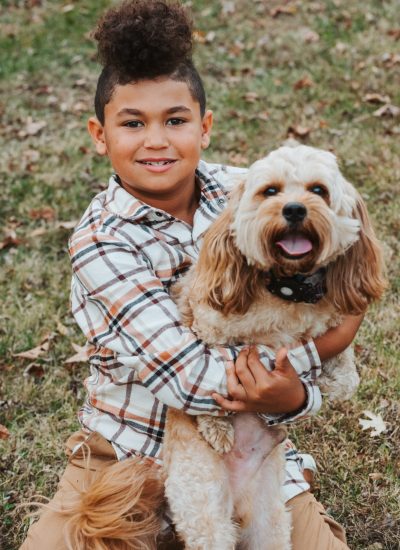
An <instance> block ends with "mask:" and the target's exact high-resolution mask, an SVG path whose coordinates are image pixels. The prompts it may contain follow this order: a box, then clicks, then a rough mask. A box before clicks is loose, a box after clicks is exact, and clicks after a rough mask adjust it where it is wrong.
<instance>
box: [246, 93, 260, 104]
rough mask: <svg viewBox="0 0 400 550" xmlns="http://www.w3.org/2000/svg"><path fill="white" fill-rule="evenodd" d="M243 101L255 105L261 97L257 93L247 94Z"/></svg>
mask: <svg viewBox="0 0 400 550" xmlns="http://www.w3.org/2000/svg"><path fill="white" fill-rule="evenodd" d="M243 99H244V100H245V101H247V103H255V102H256V101H257V100H258V99H260V96H259V95H258V94H257V92H247V93H245V94H244V96H243Z"/></svg>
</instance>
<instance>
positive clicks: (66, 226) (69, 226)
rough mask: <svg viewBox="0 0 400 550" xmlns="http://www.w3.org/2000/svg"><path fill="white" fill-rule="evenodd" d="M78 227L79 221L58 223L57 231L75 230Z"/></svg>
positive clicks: (56, 225)
mask: <svg viewBox="0 0 400 550" xmlns="http://www.w3.org/2000/svg"><path fill="white" fill-rule="evenodd" d="M77 225H78V220H71V221H68V222H58V223H56V224H55V228H56V229H75V227H76V226H77Z"/></svg>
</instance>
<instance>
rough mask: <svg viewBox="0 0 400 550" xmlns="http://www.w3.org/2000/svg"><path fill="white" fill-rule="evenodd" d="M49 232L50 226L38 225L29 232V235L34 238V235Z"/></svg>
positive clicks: (38, 235) (39, 235) (37, 235)
mask: <svg viewBox="0 0 400 550" xmlns="http://www.w3.org/2000/svg"><path fill="white" fill-rule="evenodd" d="M48 232H49V228H48V227H38V228H37V229H33V230H32V231H31V232H30V233H29V235H28V236H29V237H30V238H32V237H41V236H42V235H45V234H46V233H48Z"/></svg>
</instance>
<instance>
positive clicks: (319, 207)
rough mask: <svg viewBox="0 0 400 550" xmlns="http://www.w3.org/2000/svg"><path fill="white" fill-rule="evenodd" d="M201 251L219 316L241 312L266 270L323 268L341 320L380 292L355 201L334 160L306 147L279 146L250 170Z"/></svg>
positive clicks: (364, 220)
mask: <svg viewBox="0 0 400 550" xmlns="http://www.w3.org/2000/svg"><path fill="white" fill-rule="evenodd" d="M204 250H205V252H204V253H202V255H201V257H200V261H201V262H204V255H205V256H206V257H208V259H207V261H208V263H209V267H210V269H211V271H210V274H211V272H213V277H212V280H211V279H210V280H209V281H208V284H209V287H210V298H209V302H210V304H211V305H213V307H216V308H217V309H220V310H224V311H225V312H229V311H235V312H237V313H240V312H243V311H245V310H246V309H247V308H248V307H249V305H250V303H251V300H252V299H254V296H255V295H256V293H257V286H258V285H259V284H264V285H265V282H264V280H263V278H262V276H261V274H262V273H264V272H265V271H269V270H270V269H273V270H274V272H276V273H277V274H279V275H284V276H292V275H294V274H296V273H311V272H313V271H315V270H316V269H318V268H320V267H322V266H325V267H327V268H328V275H327V278H328V281H327V284H328V293H329V295H330V299H331V300H332V301H333V302H334V303H335V305H336V307H337V309H338V310H339V311H340V312H342V313H360V312H361V311H363V310H365V308H366V306H367V305H368V303H369V302H371V301H372V300H374V299H377V298H378V297H379V296H380V295H381V293H382V291H383V289H384V286H385V282H384V278H383V275H382V268H383V264H382V258H381V251H380V247H379V244H378V242H377V240H376V237H375V235H374V232H373V229H372V226H371V224H370V222H369V218H368V214H367V211H366V208H365V205H364V203H363V201H362V199H361V197H360V195H359V194H358V193H357V191H356V190H355V189H354V187H353V186H352V185H351V184H350V183H349V182H348V181H347V180H346V179H345V178H344V177H343V176H342V174H341V172H340V170H339V168H338V165H337V162H336V158H335V156H334V155H333V154H332V153H329V152H327V151H322V150H320V149H315V148H313V147H308V146H304V145H300V146H298V147H294V148H293V147H281V148H279V149H277V150H276V151H273V152H272V153H270V154H269V155H268V156H267V157H265V158H264V159H262V160H259V161H257V162H255V163H254V164H253V165H252V166H251V167H250V170H249V172H248V174H247V176H246V178H245V180H244V181H242V182H241V183H239V184H238V185H237V186H236V187H235V189H234V191H233V192H232V195H231V199H230V202H229V205H228V208H227V209H226V211H225V212H224V213H223V214H222V216H220V218H219V219H218V220H217V222H215V223H214V224H213V225H212V226H211V228H210V230H209V231H208V232H207V234H206V237H205V243H204ZM210 276H211V275H210ZM243 286H247V288H245V289H243V290H240V288H239V287H243Z"/></svg>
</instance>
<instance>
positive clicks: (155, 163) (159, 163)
mask: <svg viewBox="0 0 400 550" xmlns="http://www.w3.org/2000/svg"><path fill="white" fill-rule="evenodd" d="M137 162H139V164H145V165H146V166H166V165H167V164H172V163H173V162H176V161H175V160H174V159H158V160H153V159H143V160H138V161H137Z"/></svg>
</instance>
